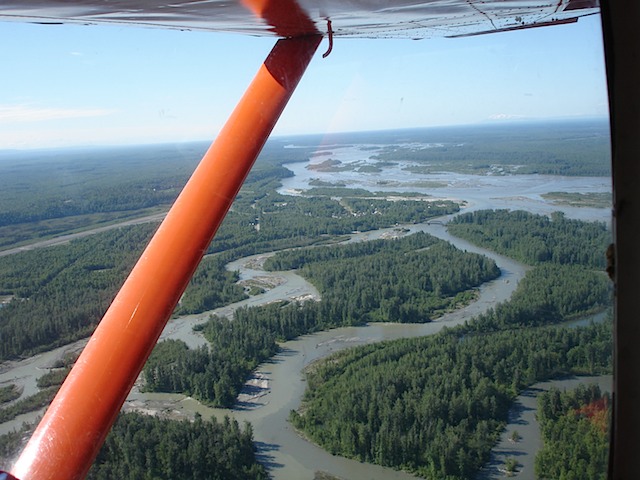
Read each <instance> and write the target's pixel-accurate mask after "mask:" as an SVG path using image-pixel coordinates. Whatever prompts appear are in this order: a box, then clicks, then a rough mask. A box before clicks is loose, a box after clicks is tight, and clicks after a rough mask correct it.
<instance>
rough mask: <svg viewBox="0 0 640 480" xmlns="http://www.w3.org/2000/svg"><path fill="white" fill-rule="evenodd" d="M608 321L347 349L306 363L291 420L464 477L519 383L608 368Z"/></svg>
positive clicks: (349, 444) (456, 333)
mask: <svg viewBox="0 0 640 480" xmlns="http://www.w3.org/2000/svg"><path fill="white" fill-rule="evenodd" d="M610 329H611V326H610V325H608V324H602V325H593V326H591V327H588V328H578V329H560V328H542V329H528V330H522V331H518V333H517V335H516V334H514V332H513V331H512V330H505V331H498V332H493V333H490V334H488V333H487V334H482V335H477V334H473V333H472V332H471V331H469V330H467V329H466V328H464V327H462V328H457V329H452V330H449V331H445V332H443V333H441V334H438V335H434V336H429V337H423V338H415V339H404V340H397V341H393V342H385V343H382V344H378V345H371V346H364V347H358V348H354V349H350V350H346V351H343V352H340V353H338V354H336V355H333V356H331V357H329V358H328V359H326V360H324V361H322V362H319V363H317V364H315V365H313V367H312V368H311V369H309V371H308V372H307V385H308V389H307V392H306V393H305V398H304V402H303V405H302V407H301V408H300V411H299V412H292V413H291V416H290V420H291V421H292V423H293V424H294V426H295V427H296V428H299V429H301V430H303V431H304V433H305V435H308V436H309V437H310V438H311V439H312V440H313V441H315V442H317V443H319V444H320V445H321V446H322V447H323V448H325V449H326V450H328V451H329V452H331V453H332V454H339V455H343V456H347V457H352V458H356V459H358V460H360V461H366V462H373V463H377V464H380V465H385V466H391V467H395V468H402V469H406V470H409V471H412V472H415V473H417V474H418V475H420V476H423V477H425V478H428V479H432V480H436V479H442V478H448V479H466V478H471V477H472V476H473V475H474V474H475V472H476V471H477V469H478V468H480V467H481V466H482V465H483V464H484V463H485V462H486V461H487V459H488V455H489V451H490V450H491V448H492V446H493V444H494V443H495V441H496V439H497V437H498V436H499V433H500V432H501V430H502V428H503V427H504V424H505V421H506V418H507V412H508V409H509V406H510V404H511V401H512V400H513V398H514V396H515V394H516V393H517V392H518V391H520V389H522V388H524V387H526V386H528V385H530V384H532V383H534V382H536V381H540V380H544V379H548V378H551V377H555V376H557V375H560V374H566V373H571V372H581V371H584V370H588V369H589V368H590V367H591V366H593V369H594V371H607V370H609V369H610V368H611V331H610ZM585 350H588V351H589V352H590V353H591V355H592V358H593V361H594V363H593V364H590V363H589V361H588V360H587V358H586V357H585V356H584V351H585ZM556 478H558V477H556Z"/></svg>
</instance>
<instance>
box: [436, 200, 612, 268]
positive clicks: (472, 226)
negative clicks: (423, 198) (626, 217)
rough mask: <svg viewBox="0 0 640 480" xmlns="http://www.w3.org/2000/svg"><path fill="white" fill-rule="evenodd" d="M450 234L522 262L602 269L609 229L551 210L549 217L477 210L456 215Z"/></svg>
mask: <svg viewBox="0 0 640 480" xmlns="http://www.w3.org/2000/svg"><path fill="white" fill-rule="evenodd" d="M447 228H448V230H449V232H451V233H452V234H454V235H456V236H458V237H462V238H465V239H467V240H469V241H471V242H473V243H476V244H478V245H480V246H483V247H485V248H488V249H490V250H493V251H495V252H498V253H502V254H504V255H508V256H510V257H513V258H515V259H516V260H519V261H521V262H523V263H527V264H529V265H537V264H540V263H556V264H560V265H584V266H588V267H592V268H600V269H604V267H605V251H606V249H607V246H608V245H609V243H611V232H610V231H609V230H608V229H607V226H606V225H605V224H604V223H598V222H583V221H580V220H571V219H568V218H566V217H565V216H564V215H563V214H562V213H561V212H554V213H553V214H552V215H551V218H549V217H546V216H544V215H536V214H533V213H529V212H524V211H522V210H520V211H510V210H480V211H477V212H471V213H465V214H462V215H457V216H456V217H455V218H453V219H452V220H451V221H450V222H449V223H448V224H447Z"/></svg>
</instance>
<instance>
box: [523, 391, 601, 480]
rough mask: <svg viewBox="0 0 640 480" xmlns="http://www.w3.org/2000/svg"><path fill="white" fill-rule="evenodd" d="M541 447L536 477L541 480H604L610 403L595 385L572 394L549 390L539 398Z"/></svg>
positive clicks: (538, 415)
mask: <svg viewBox="0 0 640 480" xmlns="http://www.w3.org/2000/svg"><path fill="white" fill-rule="evenodd" d="M537 418H538V422H539V423H540V429H541V432H542V440H543V447H542V449H541V450H540V451H539V452H538V454H537V455H536V460H535V472H536V477H537V478H540V479H543V480H547V479H548V480H551V479H556V478H562V479H566V480H606V478H607V466H608V452H609V424H610V421H611V400H610V398H609V395H608V394H606V393H605V394H603V393H602V392H601V391H600V389H599V388H598V386H597V385H593V384H592V385H579V386H578V387H576V389H575V390H572V391H562V392H561V391H560V390H559V389H557V388H552V389H550V390H549V391H548V392H544V393H542V394H541V395H540V396H539V397H538V412H537Z"/></svg>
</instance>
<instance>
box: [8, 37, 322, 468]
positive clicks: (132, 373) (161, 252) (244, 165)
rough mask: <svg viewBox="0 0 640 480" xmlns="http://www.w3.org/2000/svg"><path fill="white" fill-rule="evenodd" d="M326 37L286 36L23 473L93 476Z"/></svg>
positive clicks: (87, 352) (59, 403)
mask: <svg viewBox="0 0 640 480" xmlns="http://www.w3.org/2000/svg"><path fill="white" fill-rule="evenodd" d="M321 38H322V37H321V36H320V35H310V36H304V37H297V38H288V39H283V40H279V41H278V42H277V43H276V45H275V47H274V48H273V50H272V51H271V53H270V54H269V56H268V57H267V59H266V60H265V62H264V64H263V65H262V66H261V68H260V70H259V71H258V73H257V75H256V77H255V79H254V80H253V82H252V83H251V85H250V86H249V88H248V89H247V92H246V93H245V95H244V96H243V98H242V99H241V100H240V103H239V104H238V106H237V107H236V109H235V110H234V112H233V113H232V115H231V117H230V118H229V120H228V121H227V124H226V125H225V127H224V128H223V129H222V131H221V132H220V134H219V136H218V138H217V140H216V141H215V142H214V143H213V144H212V146H211V147H210V148H209V150H208V151H207V153H206V154H205V156H204V158H203V159H202V161H201V163H200V165H199V166H198V168H197V169H196V170H195V172H194V174H193V176H192V177H191V179H190V180H189V182H188V183H187V185H186V186H185V188H184V190H183V191H182V193H181V194H180V196H179V197H178V199H177V200H176V202H175V204H174V205H173V207H172V208H171V210H170V211H169V213H168V215H167V217H166V219H165V220H164V222H162V224H161V225H160V228H159V229H158V231H157V232H156V234H155V236H154V237H153V238H152V240H151V242H150V243H149V245H148V246H147V248H146V250H145V251H144V253H143V254H142V256H141V258H140V260H139V261H138V263H137V264H136V266H135V267H134V269H133V271H132V272H131V274H130V275H129V278H128V279H127V280H126V282H125V283H124V285H123V287H122V289H121V290H120V292H119V293H118V295H117V296H116V298H115V300H114V301H113V303H112V304H111V306H110V307H109V310H108V311H107V313H106V314H105V316H104V318H103V319H102V321H101V323H100V325H99V326H98V328H97V329H96V331H95V333H94V334H93V336H92V337H91V339H90V341H89V343H88V345H87V346H86V348H85V349H84V351H83V352H82V355H81V356H80V358H79V359H78V361H77V362H76V365H75V366H74V368H73V370H72V371H71V373H70V374H69V376H68V378H67V380H66V381H65V382H64V384H63V385H62V388H61V389H60V391H59V393H58V395H57V396H56V398H55V399H54V400H53V403H52V404H51V406H50V407H49V409H48V411H47V413H46V414H45V416H44V418H43V419H42V421H41V422H40V424H39V425H38V427H37V429H36V431H35V433H34V434H33V436H32V438H31V440H30V441H29V443H28V444H27V446H26V448H25V450H24V451H23V453H22V455H21V456H20V458H19V459H18V461H17V462H16V464H15V465H14V467H13V469H12V470H11V473H12V475H14V476H15V477H16V478H18V479H20V480H45V479H65V480H72V479H80V478H84V476H85V475H86V473H87V471H88V470H89V468H90V466H91V464H92V463H93V460H94V458H95V456H96V455H97V453H98V451H99V449H100V447H101V445H102V443H103V442H104V439H105V437H106V436H107V433H108V432H109V429H110V428H111V425H112V424H113V422H114V421H115V418H116V416H117V414H118V412H119V410H120V408H121V406H122V404H123V402H124V400H125V399H126V397H127V395H128V393H129V391H130V389H131V387H132V386H133V383H134V381H135V380H136V378H137V376H138V375H139V373H140V371H141V370H142V367H143V366H144V363H145V362H146V360H147V357H148V356H149V354H150V353H151V350H152V349H153V347H154V345H155V344H156V341H157V339H158V337H159V336H160V333H161V332H162V329H163V328H164V326H165V324H166V322H167V320H168V319H169V316H170V315H171V312H172V311H173V309H174V308H175V305H176V303H177V302H178V299H179V298H180V296H181V294H182V292H183V291H184V289H185V288H186V286H187V283H188V282H189V279H190V278H191V275H192V274H193V272H194V270H195V269H196V267H197V266H198V263H199V262H200V260H201V259H202V256H203V254H204V252H205V251H206V250H207V247H208V245H209V243H210V242H211V239H212V238H213V235H214V234H215V232H216V230H217V229H218V227H219V225H220V223H221V222H222V220H223V218H224V216H225V215H226V213H227V211H228V209H229V207H230V206H231V203H232V201H233V199H234V198H235V196H236V194H237V193H238V190H239V189H240V187H241V185H242V183H243V181H244V179H245V178H246V176H247V174H248V173H249V170H250V169H251V167H252V165H253V163H254V162H255V159H256V157H257V156H258V154H259V152H260V150H261V149H262V147H263V145H264V143H265V141H266V139H267V137H268V136H269V134H270V133H271V130H272V129H273V127H274V125H275V123H276V121H277V119H278V117H279V116H280V114H281V113H282V111H283V109H284V107H285V105H286V103H287V101H288V100H289V98H290V97H291V94H292V93H293V90H294V89H295V87H296V85H297V84H298V81H299V80H300V78H301V77H302V74H303V73H304V70H305V69H306V67H307V65H308V63H309V61H310V60H311V57H312V56H313V54H314V52H315V50H316V48H317V47H318V44H319V43H320V40H321Z"/></svg>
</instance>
